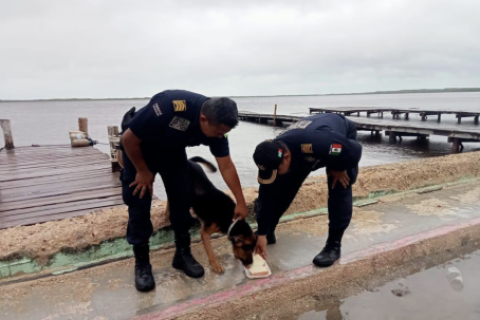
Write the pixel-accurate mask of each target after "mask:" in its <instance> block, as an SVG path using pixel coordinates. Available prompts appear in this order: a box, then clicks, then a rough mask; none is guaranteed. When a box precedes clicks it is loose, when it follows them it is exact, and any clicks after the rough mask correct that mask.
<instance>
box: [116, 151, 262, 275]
mask: <svg viewBox="0 0 480 320" xmlns="http://www.w3.org/2000/svg"><path fill="white" fill-rule="evenodd" d="M117 159H118V161H119V163H120V165H121V167H122V168H123V163H122V160H121V159H122V154H121V151H120V150H118V153H117ZM199 163H201V164H202V165H204V166H205V167H207V168H208V169H209V171H211V172H216V171H217V168H216V167H215V166H214V165H213V164H212V163H210V162H209V161H207V160H205V159H203V158H202V157H193V158H190V159H189V160H188V171H189V175H190V177H191V181H192V188H193V190H192V195H193V196H192V209H193V211H194V214H195V216H196V217H197V218H198V219H199V220H200V221H201V224H202V227H201V229H200V235H201V238H202V242H203V246H204V248H205V251H206V253H207V256H208V260H209V262H210V265H211V267H212V269H213V271H214V272H215V273H223V272H224V271H225V270H224V269H223V267H222V266H221V265H220V264H219V263H218V261H217V259H216V258H215V255H214V253H213V249H212V244H211V236H212V234H214V233H222V234H228V240H229V241H230V242H231V243H232V248H233V255H234V257H235V258H236V259H238V260H240V261H241V262H242V264H243V265H244V266H248V265H251V264H252V263H253V253H254V251H255V247H256V245H257V237H256V236H255V234H254V232H253V230H252V228H251V227H250V225H249V224H248V223H247V222H246V221H245V220H238V221H236V222H235V223H234V224H233V216H234V213H235V202H234V201H233V200H232V198H230V197H229V196H228V195H227V194H225V193H224V192H222V191H220V190H219V189H217V188H216V187H215V186H214V185H213V183H212V182H211V181H210V179H208V177H207V175H206V174H205V171H203V169H202V167H201V166H200V165H199ZM166 215H167V217H168V216H170V214H169V206H168V203H167V212H166Z"/></svg>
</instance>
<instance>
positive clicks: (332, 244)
mask: <svg viewBox="0 0 480 320" xmlns="http://www.w3.org/2000/svg"><path fill="white" fill-rule="evenodd" d="M343 232H344V231H338V230H337V231H336V230H332V229H330V230H329V232H328V239H327V243H326V245H325V247H324V248H323V249H322V251H320V253H319V254H318V255H317V256H316V257H315V258H314V259H313V264H314V265H316V266H317V267H330V266H331V265H332V264H333V263H334V262H335V261H337V260H338V259H340V254H341V253H340V247H341V246H342V237H343Z"/></svg>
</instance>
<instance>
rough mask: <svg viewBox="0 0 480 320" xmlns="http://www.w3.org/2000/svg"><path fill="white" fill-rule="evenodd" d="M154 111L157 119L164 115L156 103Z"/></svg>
mask: <svg viewBox="0 0 480 320" xmlns="http://www.w3.org/2000/svg"><path fill="white" fill-rule="evenodd" d="M153 111H155V114H156V115H157V117H160V116H161V115H162V110H160V107H159V106H158V103H155V104H154V105H153Z"/></svg>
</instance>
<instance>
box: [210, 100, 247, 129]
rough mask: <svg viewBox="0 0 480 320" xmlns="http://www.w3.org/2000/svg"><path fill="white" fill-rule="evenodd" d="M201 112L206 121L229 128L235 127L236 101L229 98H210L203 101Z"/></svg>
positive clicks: (236, 120) (236, 116) (236, 118)
mask: <svg viewBox="0 0 480 320" xmlns="http://www.w3.org/2000/svg"><path fill="white" fill-rule="evenodd" d="M202 113H203V114H204V115H205V117H207V119H208V122H210V123H212V124H214V125H219V124H223V125H226V126H227V127H229V128H235V127H236V126H237V124H238V109H237V103H236V102H235V101H233V100H232V99H230V98H210V99H208V100H207V101H205V102H204V103H203V106H202Z"/></svg>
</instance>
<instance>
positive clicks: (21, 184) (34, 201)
mask: <svg viewBox="0 0 480 320" xmlns="http://www.w3.org/2000/svg"><path fill="white" fill-rule="evenodd" d="M122 204H123V200H122V195H121V184H120V181H119V173H118V172H117V173H112V165H111V162H110V157H109V156H108V155H107V154H104V153H102V152H101V151H99V150H98V149H95V148H93V147H83V148H72V147H71V146H70V145H57V146H42V147H33V146H32V147H20V148H14V149H11V150H7V149H4V150H2V151H0V229H1V228H8V227H13V226H21V225H30V224H36V223H41V222H47V221H51V220H58V219H66V218H71V217H75V216H79V215H82V214H85V213H87V212H91V211H93V210H96V209H100V208H104V207H111V206H117V205H122Z"/></svg>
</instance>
